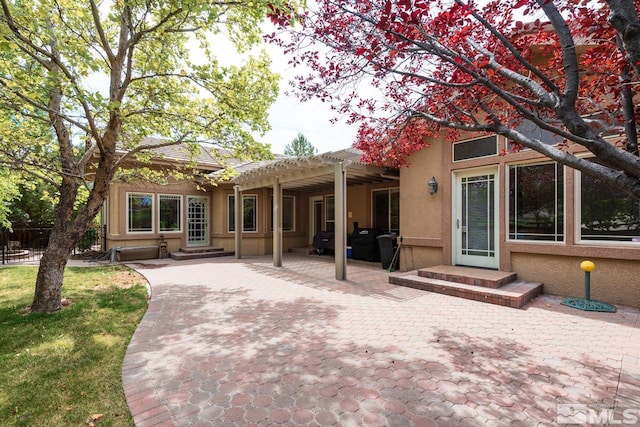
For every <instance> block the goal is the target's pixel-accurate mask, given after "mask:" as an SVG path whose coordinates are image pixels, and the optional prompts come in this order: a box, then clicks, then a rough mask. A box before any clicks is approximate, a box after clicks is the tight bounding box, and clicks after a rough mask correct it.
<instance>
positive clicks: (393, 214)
mask: <svg viewBox="0 0 640 427" xmlns="http://www.w3.org/2000/svg"><path fill="white" fill-rule="evenodd" d="M371 201H372V204H373V206H372V209H371V212H372V214H373V221H371V222H372V224H373V228H377V229H378V230H382V231H384V232H393V233H400V189H398V188H388V189H384V190H374V191H373V192H372V197H371Z"/></svg>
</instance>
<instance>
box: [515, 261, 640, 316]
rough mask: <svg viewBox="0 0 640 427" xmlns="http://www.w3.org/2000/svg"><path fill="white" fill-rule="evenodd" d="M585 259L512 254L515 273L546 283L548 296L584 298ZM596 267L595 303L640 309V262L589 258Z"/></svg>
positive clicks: (593, 287) (594, 275)
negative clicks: (597, 301) (582, 263)
mask: <svg viewBox="0 0 640 427" xmlns="http://www.w3.org/2000/svg"><path fill="white" fill-rule="evenodd" d="M585 259H587V258H585V257H563V256H557V255H553V256H549V255H541V254H523V253H513V254H511V267H512V270H513V271H515V272H517V273H518V278H520V279H522V280H528V281H535V282H542V283H544V292H545V293H547V294H552V295H561V296H573V297H584V272H583V271H582V270H581V269H580V263H581V262H582V261H584V260H585ZM588 259H589V260H590V261H593V263H594V264H595V265H596V269H595V270H594V271H592V272H591V299H594V300H599V301H604V302H608V303H612V304H624V305H627V306H633V307H638V306H640V279H639V278H640V262H638V261H635V262H630V261H625V260H615V259H602V258H591V257H589V258H588Z"/></svg>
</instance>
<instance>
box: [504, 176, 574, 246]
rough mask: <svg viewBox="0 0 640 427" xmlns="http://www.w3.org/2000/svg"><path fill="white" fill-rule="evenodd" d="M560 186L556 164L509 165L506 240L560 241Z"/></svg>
mask: <svg viewBox="0 0 640 427" xmlns="http://www.w3.org/2000/svg"><path fill="white" fill-rule="evenodd" d="M563 188H564V175H563V168H562V166H560V165H558V164H557V163H545V164H533V165H532V164H527V165H515V166H511V167H509V239H517V240H520V239H524V240H546V241H553V242H562V241H563V240H564V191H563Z"/></svg>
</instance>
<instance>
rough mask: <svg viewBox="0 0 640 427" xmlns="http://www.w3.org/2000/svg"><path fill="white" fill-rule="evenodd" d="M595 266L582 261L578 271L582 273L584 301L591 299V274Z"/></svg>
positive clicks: (589, 262)
mask: <svg viewBox="0 0 640 427" xmlns="http://www.w3.org/2000/svg"><path fill="white" fill-rule="evenodd" d="M595 268H596V265H595V264H594V263H593V262H591V261H582V262H581V263H580V269H581V270H582V271H584V299H585V300H587V301H589V300H590V299H591V272H592V271H593V270H595Z"/></svg>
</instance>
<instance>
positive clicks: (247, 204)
mask: <svg viewBox="0 0 640 427" xmlns="http://www.w3.org/2000/svg"><path fill="white" fill-rule="evenodd" d="M235 199H236V198H235V196H233V195H229V203H228V209H227V212H228V213H229V218H228V222H227V223H228V224H229V232H230V233H231V232H233V231H235V230H236V226H235V224H236V213H235V212H236V204H235ZM242 202H243V212H244V218H243V222H242V231H245V232H256V231H258V196H256V195H255V194H247V195H243V196H242Z"/></svg>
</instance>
